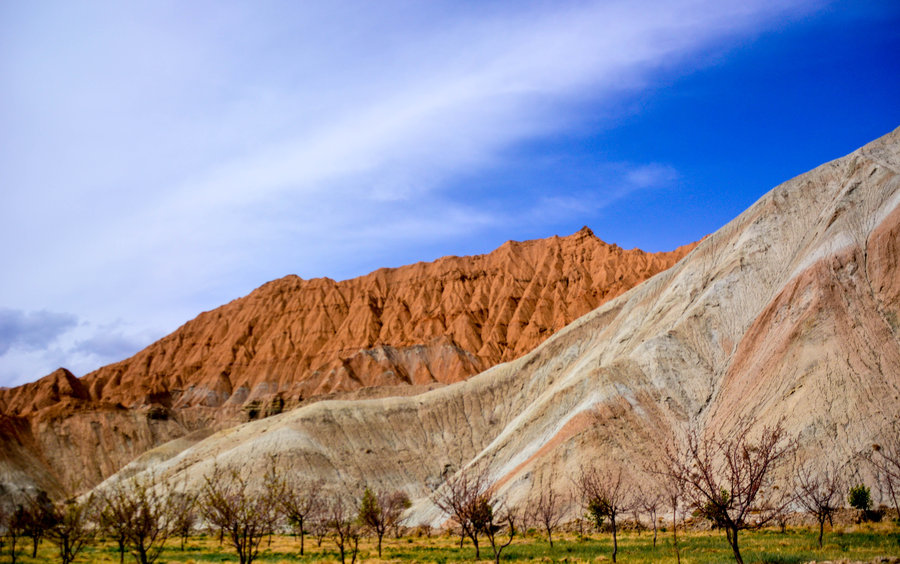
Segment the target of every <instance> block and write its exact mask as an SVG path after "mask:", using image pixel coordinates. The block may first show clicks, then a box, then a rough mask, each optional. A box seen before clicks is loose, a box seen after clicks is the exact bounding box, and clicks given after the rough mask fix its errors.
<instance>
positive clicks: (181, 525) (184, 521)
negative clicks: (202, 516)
mask: <svg viewBox="0 0 900 564" xmlns="http://www.w3.org/2000/svg"><path fill="white" fill-rule="evenodd" d="M169 510H170V511H171V512H172V533H173V534H175V535H178V538H180V539H181V551H182V552H184V545H185V543H186V542H187V538H188V537H189V536H190V535H191V530H192V529H193V528H194V524H195V523H196V522H197V495H196V494H195V493H194V492H190V491H188V490H187V489H186V488H182V490H181V491H177V492H172V493H171V495H170V496H169Z"/></svg>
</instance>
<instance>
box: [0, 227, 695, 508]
mask: <svg viewBox="0 0 900 564" xmlns="http://www.w3.org/2000/svg"><path fill="white" fill-rule="evenodd" d="M692 248H693V245H688V246H685V247H682V248H680V249H676V250H675V251H672V252H669V253H655V254H654V253H645V252H643V251H641V250H638V249H635V250H624V249H622V248H620V247H618V246H616V245H609V244H606V243H604V242H603V241H601V240H600V239H598V238H597V237H596V236H595V235H594V234H593V233H592V232H591V230H590V229H588V228H586V227H585V228H583V229H582V230H580V231H578V232H577V233H575V234H573V235H570V236H568V237H552V238H549V239H542V240H534V241H525V242H516V241H509V242H507V243H505V244H504V245H503V246H501V247H500V248H498V249H497V250H495V251H493V252H491V253H489V254H485V255H479V256H469V257H455V256H454V257H444V258H441V259H439V260H437V261H434V262H431V263H424V262H423V263H417V264H413V265H409V266H404V267H400V268H391V269H387V268H386V269H381V270H377V271H375V272H373V273H371V274H369V275H366V276H362V277H359V278H355V279H351V280H345V281H341V282H336V281H334V280H331V279H328V278H318V279H313V280H303V279H301V278H299V277H297V276H287V277H285V278H282V279H279V280H275V281H273V282H269V283H268V284H265V285H263V286H262V287H260V288H258V289H257V290H255V291H253V292H252V293H251V294H249V295H248V296H246V297H243V298H240V299H237V300H234V301H232V302H231V303H228V304H226V305H224V306H222V307H220V308H217V309H215V310H213V311H210V312H206V313H202V314H201V315H199V316H198V317H197V318H195V319H193V320H191V321H189V322H188V323H186V324H185V325H184V326H182V327H181V328H179V329H178V330H177V331H175V332H174V333H172V334H171V335H168V336H167V337H164V338H163V339H161V340H159V341H158V342H156V343H153V344H152V345H150V346H149V347H147V348H146V349H144V350H143V351H141V352H139V353H138V354H136V355H135V356H133V357H131V358H129V359H126V360H123V361H122V362H118V363H115V364H111V365H108V366H104V367H102V368H100V369H99V370H97V371H95V372H92V373H90V374H88V375H86V376H84V377H83V378H80V379H79V378H75V377H74V376H73V375H72V374H71V373H70V372H68V371H66V370H64V369H60V370H57V371H56V372H54V373H52V374H50V375H48V376H46V377H44V378H42V379H40V380H38V381H37V382H34V383H31V384H27V385H24V386H20V387H17V388H14V389H8V390H0V413H2V421H3V422H4V423H3V427H0V440H2V441H4V442H5V444H9V445H10V447H9V448H8V449H4V453H2V454H0V478H3V479H5V478H4V476H5V475H4V474H2V472H4V470H2V469H3V468H7V469H17V470H15V472H13V474H14V475H15V476H19V477H21V476H23V475H25V474H29V473H30V474H31V475H34V476H39V477H40V479H39V480H38V481H39V483H40V485H41V487H44V488H45V489H49V490H52V491H57V490H59V489H60V488H61V487H72V486H73V485H74V484H83V485H92V484H95V483H97V482H98V481H99V480H101V479H102V478H104V477H106V476H108V475H110V474H111V473H113V472H115V471H116V470H118V469H119V468H121V467H122V466H123V465H124V464H125V463H127V462H128V461H130V460H132V459H133V458H134V457H136V456H138V455H139V454H141V453H142V452H144V451H146V450H148V449H151V448H153V447H155V446H157V445H160V444H162V443H164V442H167V441H170V440H173V439H177V438H184V437H187V438H186V439H184V440H190V437H197V436H204V433H205V432H206V430H209V429H218V428H222V427H226V426H229V425H232V424H234V423H236V422H241V421H246V420H248V419H258V418H262V417H265V416H269V415H273V414H276V413H280V412H282V411H285V410H289V409H291V408H294V407H296V406H297V405H300V404H303V403H309V402H310V401H314V400H317V399H319V398H323V397H344V398H348V397H350V398H352V397H371V396H383V395H405V394H409V393H413V392H419V391H422V390H425V389H429V388H430V387H434V386H437V385H443V384H449V383H453V382H459V381H461V380H464V379H466V378H468V377H471V376H472V375H474V374H477V373H478V372H481V371H483V370H485V369H487V368H489V367H491V366H493V365H495V364H497V363H499V362H504V361H509V360H512V359H515V358H518V357H520V356H521V355H523V354H524V353H526V352H528V351H530V350H531V349H533V348H534V347H535V346H537V345H538V344H539V343H541V342H542V341H544V340H545V339H546V338H547V337H549V336H550V335H552V334H553V333H554V332H556V331H558V330H559V329H561V328H562V327H564V326H566V325H567V324H568V323H570V322H571V321H573V320H574V319H576V318H578V317H579V316H581V315H583V314H585V313H587V312H589V311H591V310H592V309H594V308H595V307H597V306H598V305H600V304H602V303H604V302H606V301H608V300H610V299H612V298H614V297H616V296H619V295H621V294H622V293H624V292H625V291H627V290H628V289H630V288H632V287H633V286H635V285H637V284H639V283H640V282H642V281H643V280H645V279H647V278H649V277H651V276H653V275H654V274H656V273H658V272H660V271H662V270H665V269H666V268H669V267H670V266H672V265H673V264H675V262H677V261H678V260H679V259H680V258H682V257H683V256H684V255H686V254H687V253H688V252H689V251H690V250H691V249H692ZM13 446H14V447H15V448H13ZM23 449H24V450H23ZM26 452H27V453H28V454H27V455H26V454H23V453H26ZM10 471H12V470H10ZM16 472H18V473H16ZM11 475H12V474H11ZM13 481H15V480H13Z"/></svg>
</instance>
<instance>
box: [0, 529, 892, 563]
mask: <svg viewBox="0 0 900 564" xmlns="http://www.w3.org/2000/svg"><path fill="white" fill-rule="evenodd" d="M652 541H653V534H652V533H648V532H643V533H640V534H637V533H625V534H621V535H620V536H619V553H618V556H617V561H618V562H622V563H648V564H649V563H663V564H665V563H676V562H677V560H676V557H675V553H674V550H673V548H672V546H673V545H672V538H671V533H669V534H665V533H660V537H659V541H658V543H657V546H656V547H655V548H654V547H653V542H652ZM741 541H742V549H741V554H742V555H743V557H744V560H745V562H748V563H750V562H758V563H794V562H796V563H806V562H810V561H819V562H821V561H831V560H836V561H865V562H871V561H872V560H873V559H874V558H876V557H884V556H888V557H897V558H900V531H898V529H897V527H896V526H890V525H885V524H881V525H862V526H857V527H845V528H842V529H841V528H839V529H837V530H836V531H832V532H827V533H826V535H825V546H824V547H823V548H822V549H819V548H818V547H817V546H816V535H815V533H814V532H813V531H811V530H808V529H789V530H788V531H787V533H784V534H782V533H781V532H779V531H775V530H766V531H759V532H749V533H744V534H743V535H742V538H741ZM25 542H26V546H27V550H28V551H29V555H28V556H26V555H25V554H24V552H25V551H24V550H22V551H21V552H19V558H17V561H18V562H23V563H32V562H55V561H58V558H57V556H56V554H55V552H54V550H55V547H54V546H53V545H51V544H49V543H46V542H45V543H43V544H42V545H41V547H40V549H39V551H38V558H37V559H32V558H30V548H31V545H30V542H29V540H28V539H25ZM299 546H300V545H299V541H297V540H295V539H294V538H293V537H290V536H275V537H273V538H272V540H271V544H270V543H269V541H268V539H266V540H263V545H262V548H261V550H260V555H259V558H258V559H257V561H258V562H265V563H269V564H279V563H282V562H283V563H287V562H310V563H312V562H340V557H339V555H338V552H337V550H336V549H335V546H334V544H333V543H332V542H331V540H330V539H328V538H326V539H325V540H324V541H323V542H322V546H321V547H319V546H316V542H315V540H313V539H309V538H307V542H306V554H305V555H304V556H303V557H300V556H299V554H298V551H299ZM679 546H680V548H681V562H682V563H683V564H701V563H711V564H712V563H722V562H733V561H734V560H733V558H732V554H731V549H730V548H729V546H728V543H727V542H726V540H725V536H724V534H723V533H721V532H690V533H687V534H686V535H684V536H682V535H681V534H679ZM23 548H24V547H23ZM4 550H6V547H4ZM611 553H612V540H611V538H610V537H609V535H602V534H592V535H590V536H588V537H579V536H577V535H573V534H565V535H563V536H562V538H561V539H560V540H559V541H554V546H553V548H552V549H551V548H550V547H549V545H548V544H547V541H546V539H545V538H543V537H540V536H537V535H528V536H526V537H524V538H523V537H519V538H517V539H516V540H515V541H514V543H513V544H512V546H510V547H508V548H507V549H506V550H504V552H503V560H504V561H517V562H600V561H606V562H610V561H611ZM481 558H482V560H485V561H491V560H493V555H492V553H491V548H490V546H489V545H488V546H483V547H482V550H481ZM5 559H8V555H7V554H5V553H4V554H3V555H2V557H0V560H2V561H6V560H5ZM474 559H475V550H474V548H473V547H472V545H471V543H468V542H467V543H466V545H465V546H464V548H462V549H460V548H459V539H458V538H457V537H449V536H447V535H442V536H436V537H430V538H424V537H423V538H411V537H407V538H401V539H394V538H385V541H384V549H383V557H382V558H381V559H379V558H378V554H377V550H376V547H375V543H374V539H363V540H362V541H361V542H360V554H359V557H358V559H357V561H358V562H359V561H361V562H396V563H405V562H435V563H443V562H472V561H474ZM134 561H135V560H134V558H133V557H131V556H130V555H128V554H126V559H125V562H134ZM347 561H348V562H349V558H348V560H347ZM77 562H97V563H108V564H117V563H118V562H119V555H118V552H117V550H116V546H115V544H114V543H111V542H107V541H96V542H95V543H94V544H93V545H92V546H89V547H87V548H86V549H85V550H84V552H82V553H81V555H80V556H79V558H78V560H77ZM158 562H162V563H169V562H178V563H184V564H189V563H196V564H199V563H201V562H237V557H236V556H235V554H234V552H232V551H231V550H230V547H229V546H228V545H221V546H220V545H219V543H218V539H217V538H208V537H194V538H192V539H190V541H189V542H188V545H187V547H186V549H185V551H184V552H182V551H181V550H180V548H179V543H178V542H177V541H176V540H170V541H169V543H168V545H167V546H166V550H165V551H164V552H163V554H162V556H161V557H160V559H159V560H158Z"/></svg>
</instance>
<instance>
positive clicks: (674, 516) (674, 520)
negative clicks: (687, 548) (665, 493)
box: [672, 508, 681, 564]
mask: <svg viewBox="0 0 900 564" xmlns="http://www.w3.org/2000/svg"><path fill="white" fill-rule="evenodd" d="M672 542H673V544H674V545H675V558H677V559H678V564H681V551H680V550H678V509H677V508H676V509H672Z"/></svg>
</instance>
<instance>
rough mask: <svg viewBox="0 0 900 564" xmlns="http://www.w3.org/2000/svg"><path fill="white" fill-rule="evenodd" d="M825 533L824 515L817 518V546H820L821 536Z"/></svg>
mask: <svg viewBox="0 0 900 564" xmlns="http://www.w3.org/2000/svg"><path fill="white" fill-rule="evenodd" d="M824 535H825V517H824V516H823V517H820V518H819V548H822V537H823V536H824Z"/></svg>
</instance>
